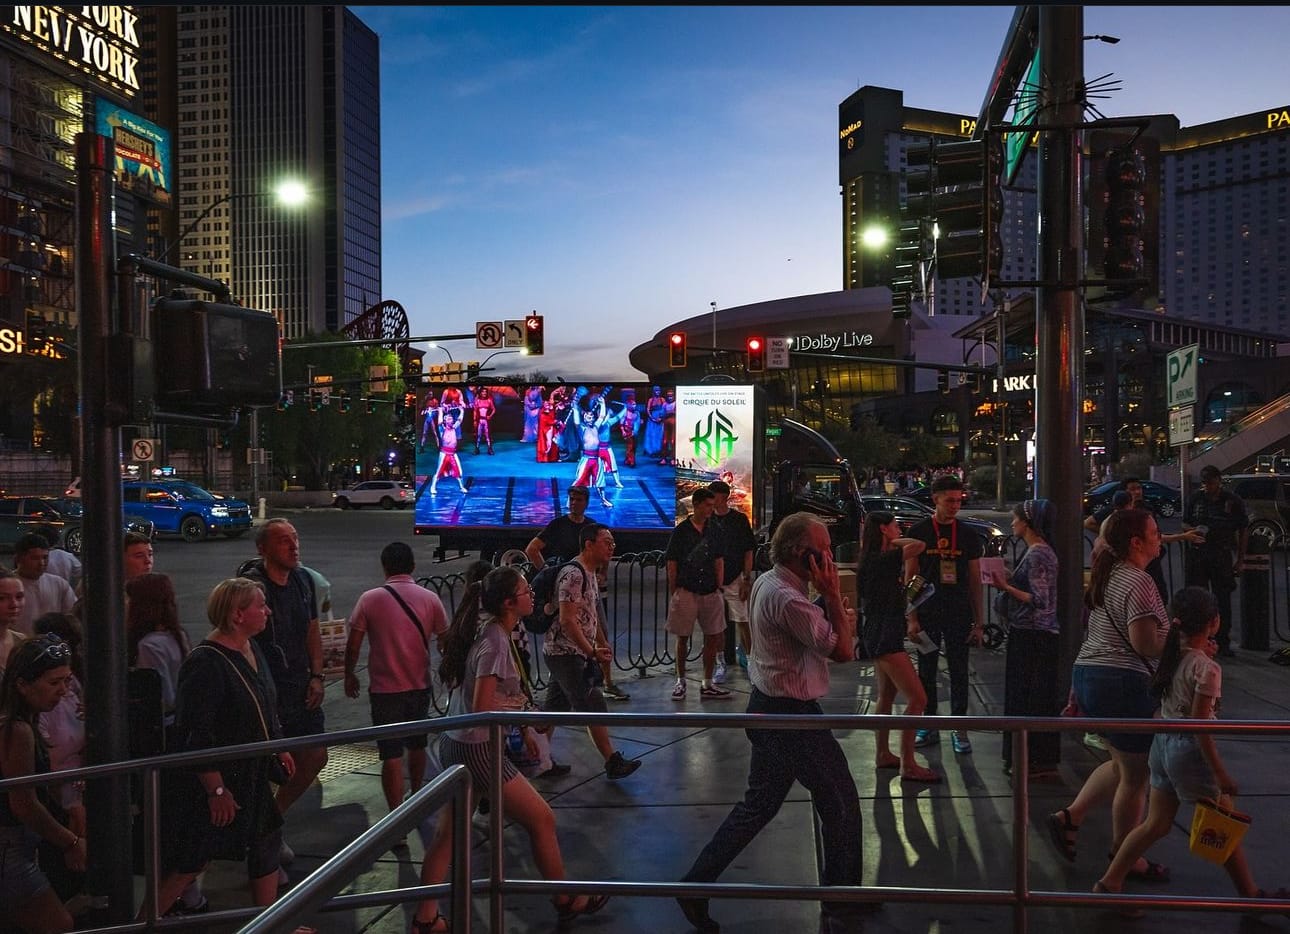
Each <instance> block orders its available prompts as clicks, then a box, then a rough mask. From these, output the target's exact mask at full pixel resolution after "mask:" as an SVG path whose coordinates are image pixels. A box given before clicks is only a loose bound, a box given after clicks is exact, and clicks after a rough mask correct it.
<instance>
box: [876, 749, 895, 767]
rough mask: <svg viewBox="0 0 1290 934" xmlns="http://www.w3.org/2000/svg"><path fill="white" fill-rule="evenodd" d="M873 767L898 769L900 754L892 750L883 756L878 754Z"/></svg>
mask: <svg viewBox="0 0 1290 934" xmlns="http://www.w3.org/2000/svg"><path fill="white" fill-rule="evenodd" d="M873 767H874V768H875V769H898V768H900V756H898V755H896V754H895V753H893V752H889V753H887V754H886V755H885V756H879V757H878V758H877V760H876V761H875V762H874V764H873Z"/></svg>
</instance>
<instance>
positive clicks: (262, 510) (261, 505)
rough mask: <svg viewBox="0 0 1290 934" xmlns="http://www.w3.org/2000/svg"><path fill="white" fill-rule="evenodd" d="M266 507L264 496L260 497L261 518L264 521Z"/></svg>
mask: <svg viewBox="0 0 1290 934" xmlns="http://www.w3.org/2000/svg"><path fill="white" fill-rule="evenodd" d="M264 505H265V499H264V497H263V496H261V497H260V508H259V517H260V518H261V519H263V518H264V514H265V508H264Z"/></svg>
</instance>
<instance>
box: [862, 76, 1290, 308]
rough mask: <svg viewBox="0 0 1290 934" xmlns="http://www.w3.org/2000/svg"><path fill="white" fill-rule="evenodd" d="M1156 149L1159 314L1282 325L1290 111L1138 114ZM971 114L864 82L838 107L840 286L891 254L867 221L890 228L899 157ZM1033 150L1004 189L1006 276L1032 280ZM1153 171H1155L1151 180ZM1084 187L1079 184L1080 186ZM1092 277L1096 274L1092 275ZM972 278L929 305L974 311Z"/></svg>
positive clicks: (884, 264) (876, 271)
mask: <svg viewBox="0 0 1290 934" xmlns="http://www.w3.org/2000/svg"><path fill="white" fill-rule="evenodd" d="M1143 119H1144V121H1145V122H1146V124H1147V127H1146V130H1145V135H1146V136H1149V137H1151V138H1152V139H1153V140H1154V141H1155V142H1156V143H1158V145H1159V149H1160V166H1159V171H1158V177H1159V179H1160V191H1159V192H1158V195H1159V197H1158V203H1159V205H1160V215H1159V239H1158V250H1159V253H1158V255H1159V261H1158V264H1157V268H1158V276H1159V280H1158V286H1159V287H1158V289H1157V290H1156V294H1157V295H1158V301H1159V305H1160V306H1161V307H1160V308H1159V310H1161V311H1165V312H1167V313H1168V314H1169V315H1172V316H1177V317H1181V318H1188V319H1192V320H1196V321H1203V322H1206V323H1211V324H1219V325H1229V326H1231V327H1235V328H1243V329H1249V330H1255V331H1261V332H1264V333H1287V332H1288V331H1290V277H1288V276H1287V274H1286V273H1287V264H1290V259H1287V257H1290V108H1287V107H1277V108H1270V109H1267V110H1260V111H1255V112H1254V113H1249V114H1244V115H1242V116H1238V117H1232V118H1229V119H1227V120H1220V121H1216V122H1214V123H1205V124H1200V125H1197V126H1194V127H1183V126H1180V125H1179V120H1178V117H1177V116H1175V115H1172V114H1155V115H1151V116H1149V117H1145V118H1143ZM975 121H976V118H975V117H972V116H968V115H962V114H952V113H944V112H939V111H931V110H920V109H917V108H913V107H906V106H905V104H904V95H903V92H901V91H897V90H891V89H888V88H877V87H862V88H861V89H860V90H858V91H856V92H855V93H854V94H852V95H851V96H849V97H848V98H847V99H846V100H845V101H843V102H842V103H841V104H840V105H839V107H838V123H839V143H840V149H839V160H838V166H839V182H840V184H841V188H842V257H843V281H842V286H843V288H844V289H856V288H865V287H869V286H876V285H888V284H889V283H890V282H891V279H892V265H891V256H890V253H889V252H884V251H883V250H881V249H879V250H872V249H867V248H866V246H865V242H864V238H863V234H864V232H865V230H866V229H867V228H869V227H871V226H880V227H885V228H886V229H888V230H894V229H895V228H896V226H897V222H898V220H899V215H900V209H901V206H902V205H903V204H904V203H905V185H904V173H905V168H906V152H907V150H908V149H909V147H910V146H912V145H917V144H921V143H923V142H925V141H926V140H928V139H929V138H936V139H938V140H941V141H952V140H955V139H966V138H968V137H970V136H971V135H972V134H973V132H974V131H975V129H976V122H975ZM1036 155H1037V153H1036V152H1035V151H1034V150H1033V149H1032V150H1031V152H1030V153H1029V154H1028V156H1027V158H1026V160H1025V161H1024V162H1023V164H1022V168H1021V171H1020V173H1019V174H1018V176H1017V180H1016V184H1015V185H1014V186H1013V187H1010V188H1005V189H1004V226H1003V240H1004V266H1003V279H1005V280H1014V281H1015V280H1034V279H1036V278H1037V277H1038V269H1037V262H1036V255H1037V234H1038V229H1037V213H1036V201H1035V180H1036V176H1037V163H1038V159H1037V158H1035V157H1036ZM1156 174H1157V173H1155V172H1153V173H1152V175H1153V176H1154V175H1156ZM1086 191H1087V184H1086ZM1090 278H1100V275H1099V271H1097V270H1090ZM988 307H989V303H988V301H987V304H986V305H981V304H980V286H979V284H978V283H977V282H976V281H974V280H972V279H954V280H948V281H941V282H940V283H938V292H937V312H938V313H945V314H969V315H970V314H979V313H981V312H983V311H985V310H987V309H988Z"/></svg>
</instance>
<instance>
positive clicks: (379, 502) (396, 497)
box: [332, 480, 416, 509]
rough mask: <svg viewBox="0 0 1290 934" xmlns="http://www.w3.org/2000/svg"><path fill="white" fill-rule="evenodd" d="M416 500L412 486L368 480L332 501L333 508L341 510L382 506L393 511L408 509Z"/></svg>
mask: <svg viewBox="0 0 1290 934" xmlns="http://www.w3.org/2000/svg"><path fill="white" fill-rule="evenodd" d="M414 499H416V491H415V490H413V489H412V484H410V483H401V482H399V481H397V480H367V481H364V482H363V483H357V484H355V485H354V486H352V487H350V488H349V489H348V490H341V491H340V492H339V493H337V494H336V499H335V500H333V501H332V505H333V506H337V507H339V508H341V509H349V508H351V507H353V508H354V509H361V508H363V507H364V506H380V507H381V508H382V509H393V508H394V507H395V506H397V507H398V508H400V509H406V508H407V506H408V504H409V503H411V502H412V501H413V500H414Z"/></svg>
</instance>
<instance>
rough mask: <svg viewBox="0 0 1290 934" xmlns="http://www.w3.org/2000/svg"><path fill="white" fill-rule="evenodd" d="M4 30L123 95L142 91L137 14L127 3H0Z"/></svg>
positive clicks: (0, 28) (5, 32) (23, 42)
mask: <svg viewBox="0 0 1290 934" xmlns="http://www.w3.org/2000/svg"><path fill="white" fill-rule="evenodd" d="M0 16H2V17H3V19H0V31H3V32H4V34H5V35H7V36H10V37H12V38H14V39H17V40H18V41H19V42H20V43H22V44H24V45H27V46H30V47H32V48H35V49H37V50H38V51H40V52H42V53H44V54H45V55H47V56H49V57H51V58H54V59H57V60H58V61H60V62H62V63H63V64H64V65H66V66H67V67H69V68H71V69H73V70H74V71H77V72H80V73H81V74H84V75H87V76H88V77H89V78H90V79H91V80H92V81H93V82H94V83H95V84H97V85H99V86H101V87H104V88H109V89H111V90H113V91H115V92H116V93H118V94H120V95H121V96H123V97H125V98H133V97H134V96H135V94H137V93H138V91H139V28H138V27H139V15H138V14H137V13H135V12H134V7H128V6H75V7H53V6H11V7H0Z"/></svg>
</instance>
